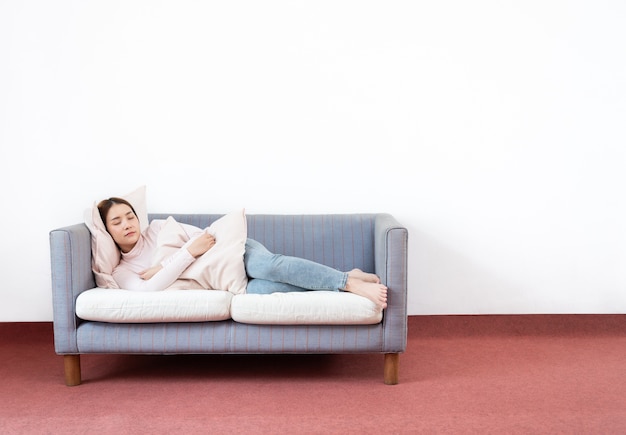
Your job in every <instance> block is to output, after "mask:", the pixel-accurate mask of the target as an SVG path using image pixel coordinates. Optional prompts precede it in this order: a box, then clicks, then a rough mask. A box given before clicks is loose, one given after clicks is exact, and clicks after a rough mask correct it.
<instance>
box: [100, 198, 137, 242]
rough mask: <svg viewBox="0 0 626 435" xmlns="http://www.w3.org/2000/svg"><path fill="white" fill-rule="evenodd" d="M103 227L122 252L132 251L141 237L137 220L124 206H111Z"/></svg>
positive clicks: (130, 210) (128, 208) (129, 209)
mask: <svg viewBox="0 0 626 435" xmlns="http://www.w3.org/2000/svg"><path fill="white" fill-rule="evenodd" d="M105 225H106V227H107V230H108V231H109V234H111V237H113V240H114V241H115V243H117V245H118V246H119V247H120V249H121V250H122V252H128V251H130V250H131V249H133V247H134V246H135V244H136V243H137V240H139V236H140V235H141V231H140V229H139V219H137V216H135V213H133V210H132V209H131V208H130V207H129V206H127V205H126V204H113V206H112V207H111V208H110V209H109V213H108V214H107V218H106V222H105Z"/></svg>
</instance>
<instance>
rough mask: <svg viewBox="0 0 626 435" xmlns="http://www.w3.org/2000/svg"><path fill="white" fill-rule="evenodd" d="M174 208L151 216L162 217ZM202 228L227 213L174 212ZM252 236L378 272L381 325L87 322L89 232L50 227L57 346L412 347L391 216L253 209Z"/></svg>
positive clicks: (402, 231)
mask: <svg viewBox="0 0 626 435" xmlns="http://www.w3.org/2000/svg"><path fill="white" fill-rule="evenodd" d="M167 216H170V214H152V215H151V216H150V217H151V219H155V218H158V219H164V218H166V217H167ZM171 216H173V217H174V218H175V219H176V220H177V221H179V222H183V223H188V224H191V225H195V226H197V227H201V228H204V227H206V226H208V225H210V224H211V223H212V222H214V221H215V220H217V219H218V218H220V217H221V216H222V215H221V214H211V215H209V214H205V215H200V214H192V215H187V214H185V215H184V214H173V215H171ZM247 221H248V236H249V237H250V238H253V239H255V240H258V241H259V242H261V243H263V244H264V245H265V246H267V248H268V249H269V250H271V251H273V252H276V253H282V254H286V255H293V256H298V257H303V258H308V259H310V260H313V261H317V262H319V263H322V264H326V265H328V266H331V267H335V268H337V269H340V270H349V269H352V268H355V267H358V268H360V269H363V270H366V271H374V272H375V273H377V274H378V275H379V276H380V277H381V279H382V280H383V282H384V283H385V284H386V285H387V286H388V287H389V295H388V297H389V300H388V304H389V306H388V308H387V309H386V310H385V313H384V316H383V321H382V323H380V324H377V325H359V326H353V325H350V326H348V325H346V326H344V325H339V326H312V325H298V326H279V325H245V324H240V323H236V322H234V321H232V320H227V321H220V322H206V323H168V324H111V323H99V322H86V321H81V320H80V319H78V318H77V317H76V315H75V301H76V297H77V296H78V295H79V294H80V293H81V292H82V291H84V290H87V289H90V288H93V287H94V286H95V284H94V278H93V274H92V273H91V250H90V235H89V231H88V230H87V228H86V227H85V225H83V224H78V225H73V226H70V227H65V228H61V229H58V230H53V231H51V233H50V249H51V261H52V292H53V306H54V338H55V350H56V352H57V353H58V354H61V355H66V354H80V353H157V354H160V353H283V352H286V353H315V352H319V353H351V352H381V353H390V352H403V351H404V350H405V349H406V334H407V330H406V325H407V316H406V295H407V282H406V276H407V270H406V267H407V262H406V260H407V230H406V228H404V227H402V226H401V225H400V224H399V223H398V222H397V221H396V220H395V219H394V218H393V217H392V216H390V215H388V214H337V215H248V216H247Z"/></svg>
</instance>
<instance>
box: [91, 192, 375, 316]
mask: <svg viewBox="0 0 626 435" xmlns="http://www.w3.org/2000/svg"><path fill="white" fill-rule="evenodd" d="M98 210H99V212H100V216H101V217H102V222H104V224H105V226H106V229H107V231H108V232H109V234H110V235H111V237H112V238H113V240H114V241H115V243H116V244H117V247H118V248H119V250H120V252H121V261H120V263H119V265H118V266H117V267H116V268H115V269H114V270H113V278H114V279H115V281H116V282H117V284H118V285H119V286H120V287H121V288H125V289H127V290H140V291H160V290H164V289H166V288H167V287H169V286H170V285H171V284H172V283H173V282H174V281H176V279H178V277H179V276H180V275H181V274H182V273H183V271H184V270H185V269H187V268H188V267H189V266H190V265H191V264H192V263H193V262H194V261H195V260H196V258H198V257H200V256H201V255H202V254H204V253H205V252H207V251H208V250H209V249H211V248H212V247H213V246H214V245H215V237H214V236H213V235H211V234H209V233H207V232H206V231H202V230H200V229H198V228H196V227H193V226H191V225H184V224H182V225H183V227H185V229H186V230H188V232H189V234H190V235H192V237H191V239H190V240H189V241H188V242H187V243H186V244H185V245H184V246H183V247H181V248H180V249H178V250H177V251H176V252H175V253H174V254H173V255H171V256H170V257H169V258H167V259H165V260H164V261H163V262H162V263H161V264H159V265H157V266H152V265H151V262H152V257H153V253H154V251H155V249H156V241H157V236H158V234H159V232H160V230H161V228H162V226H163V221H159V220H154V221H152V222H151V223H150V225H149V227H148V228H147V229H145V230H142V229H141V228H140V227H139V219H138V218H137V215H136V213H135V210H134V208H133V206H132V205H131V204H130V203H129V202H128V201H126V200H125V199H122V198H115V197H113V198H109V199H105V200H103V201H100V203H99V204H98ZM244 266H245V269H246V274H247V275H248V277H249V278H250V281H249V282H248V286H247V289H246V292H247V293H257V294H258V293H261V294H263V293H273V292H291V291H310V290H326V291H347V292H350V293H354V294H356V295H359V296H363V297H365V298H367V299H369V300H371V301H372V302H373V303H374V304H376V305H377V306H378V307H380V308H386V307H387V287H386V286H385V285H383V284H382V283H381V282H380V279H379V278H378V276H376V275H374V274H372V273H366V272H363V271H362V270H360V269H352V270H351V271H349V272H341V271H339V270H336V269H333V268H331V267H328V266H325V265H323V264H320V263H316V262H313V261H310V260H306V259H303V258H298V257H291V256H286V255H280V254H273V253H271V252H270V251H268V250H267V248H265V246H263V245H262V244H261V243H259V242H257V241H256V240H252V239H250V238H248V239H247V240H246V247H245V254H244Z"/></svg>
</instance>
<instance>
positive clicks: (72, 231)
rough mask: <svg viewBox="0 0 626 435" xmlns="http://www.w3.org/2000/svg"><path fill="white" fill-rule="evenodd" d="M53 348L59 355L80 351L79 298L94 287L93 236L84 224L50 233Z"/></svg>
mask: <svg viewBox="0 0 626 435" xmlns="http://www.w3.org/2000/svg"><path fill="white" fill-rule="evenodd" d="M50 261H51V272H52V304H53V320H54V347H55V351H56V353H57V354H60V355H61V354H75V353H78V346H77V342H76V328H77V327H78V322H79V319H78V318H77V317H76V298H77V297H78V295H79V294H80V293H82V292H83V291H85V290H88V289H91V288H94V287H95V281H94V276H93V272H92V270H91V235H90V233H89V230H88V229H87V226H86V225H85V224H76V225H72V226H69V227H64V228H59V229H56V230H52V231H51V232H50Z"/></svg>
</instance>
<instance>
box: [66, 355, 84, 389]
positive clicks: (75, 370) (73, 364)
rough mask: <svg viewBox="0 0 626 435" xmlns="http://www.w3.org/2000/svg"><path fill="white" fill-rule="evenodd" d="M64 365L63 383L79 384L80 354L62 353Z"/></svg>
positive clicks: (70, 385) (68, 384)
mask: <svg viewBox="0 0 626 435" xmlns="http://www.w3.org/2000/svg"><path fill="white" fill-rule="evenodd" d="M63 365H64V366H65V385H67V386H68V387H73V386H75V385H80V382H81V379H80V355H63Z"/></svg>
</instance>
